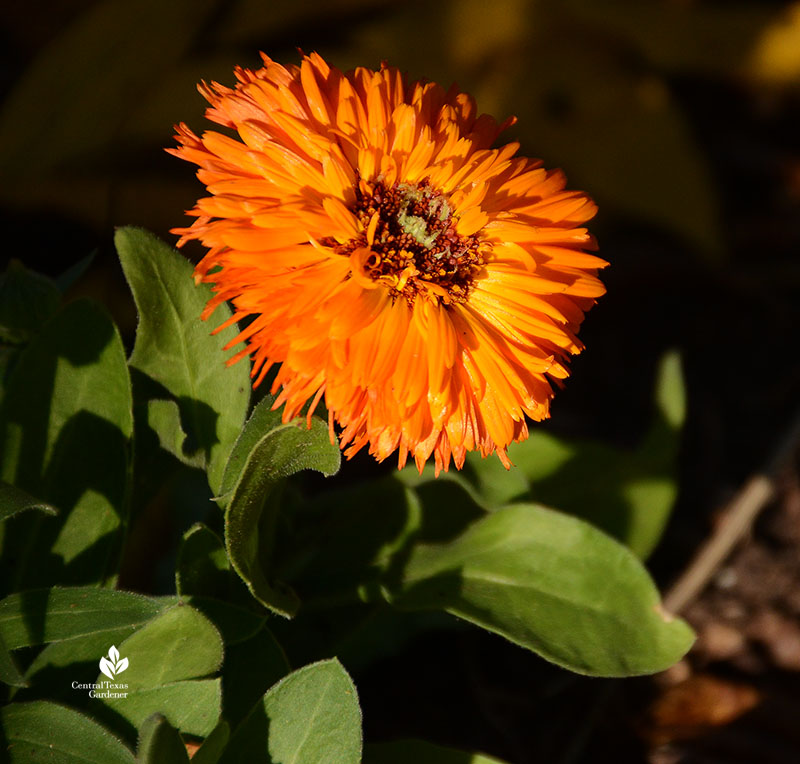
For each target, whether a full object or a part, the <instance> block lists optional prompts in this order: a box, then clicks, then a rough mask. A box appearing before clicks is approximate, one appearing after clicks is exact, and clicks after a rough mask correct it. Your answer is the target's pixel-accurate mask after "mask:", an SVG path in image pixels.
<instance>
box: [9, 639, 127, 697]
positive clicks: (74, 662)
mask: <svg viewBox="0 0 800 764" xmlns="http://www.w3.org/2000/svg"><path fill="white" fill-rule="evenodd" d="M135 630H136V627H135V626H123V627H120V628H117V629H113V630H111V631H101V632H97V633H95V634H83V635H81V636H78V637H72V638H71V639H63V640H61V641H59V642H52V643H50V644H49V645H47V646H46V647H45V648H44V650H42V651H41V652H40V653H39V654H38V655H37V656H36V657H35V658H34V659H33V662H32V663H31V664H30V666H28V668H27V670H26V671H25V679H26V681H27V682H28V684H29V685H30V690H27V691H25V692H24V693H23V694H22V695H21V696H19V699H25V700H28V699H32V698H33V697H46V698H47V699H48V700H55V701H59V702H63V703H67V704H68V705H70V706H74V707H79V706H85V705H86V704H87V703H88V702H89V694H88V692H84V693H79V692H76V691H75V690H74V689H72V683H73V682H79V683H81V684H88V683H90V682H94V678H95V676H96V675H97V665H98V662H99V660H100V658H101V657H103V656H105V655H107V654H108V650H109V648H110V647H111V645H118V644H120V643H121V642H123V641H124V640H125V639H127V638H128V637H129V636H130V635H131V634H132V633H133V632H134V631H135ZM15 697H17V696H15Z"/></svg>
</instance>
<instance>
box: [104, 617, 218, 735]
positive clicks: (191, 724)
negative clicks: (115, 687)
mask: <svg viewBox="0 0 800 764" xmlns="http://www.w3.org/2000/svg"><path fill="white" fill-rule="evenodd" d="M118 650H119V654H120V656H121V658H127V659H128V667H127V668H126V669H125V673H124V674H120V675H119V676H118V677H117V678H116V681H117V682H123V683H125V684H127V685H128V687H127V690H126V691H127V692H128V695H127V697H124V698H103V699H102V702H103V703H104V704H105V705H107V706H108V707H109V708H111V709H113V710H114V711H115V712H116V713H117V714H118V715H119V716H121V717H123V718H124V719H126V720H127V721H128V722H130V723H131V724H132V725H133V726H134V727H139V726H140V725H141V724H142V723H143V722H144V721H145V719H147V718H148V717H149V716H150V715H151V714H154V713H160V714H163V715H164V716H165V717H166V718H167V719H168V720H169V722H170V724H172V725H173V726H175V727H177V728H178V729H179V730H180V731H181V732H185V733H188V734H192V735H198V736H201V737H202V736H204V735H207V734H209V733H210V732H211V730H212V729H213V728H214V726H215V725H216V723H217V720H218V718H219V714H220V702H221V687H220V680H219V679H203V678H202V677H207V676H208V675H210V674H213V673H215V672H216V671H217V670H218V669H219V667H220V665H221V664H222V639H221V637H220V635H219V632H218V631H217V629H216V628H215V627H214V626H213V624H211V622H210V621H208V619H206V618H205V617H204V616H203V615H201V614H200V613H199V612H198V611H197V610H195V609H193V608H191V607H189V606H187V605H184V604H182V603H180V602H179V603H178V604H177V605H175V606H173V607H171V608H169V609H167V610H166V611H165V612H164V613H163V614H162V615H160V616H159V617H158V618H156V619H154V620H152V621H150V622H149V623H147V624H146V625H145V626H143V627H142V628H141V629H139V630H138V631H136V632H135V633H134V634H132V635H131V636H130V637H128V639H126V640H125V641H124V642H122V644H120V645H119V646H118ZM104 680H105V677H103V675H102V674H101V675H100V676H99V677H98V679H97V681H98V682H99V681H104Z"/></svg>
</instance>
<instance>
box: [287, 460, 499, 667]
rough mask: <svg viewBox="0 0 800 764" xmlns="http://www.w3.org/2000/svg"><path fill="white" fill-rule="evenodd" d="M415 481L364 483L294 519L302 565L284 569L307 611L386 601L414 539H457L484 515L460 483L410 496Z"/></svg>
mask: <svg viewBox="0 0 800 764" xmlns="http://www.w3.org/2000/svg"><path fill="white" fill-rule="evenodd" d="M413 475H417V472H416V470H415V471H414V472H413ZM404 477H405V478H408V477H409V476H408V473H406V474H405V475H404ZM411 482H412V481H411V480H410V479H403V480H401V479H398V477H397V476H396V475H389V476H386V477H384V478H380V479H378V480H371V481H363V482H360V483H356V484H355V485H351V486H347V487H346V488H343V489H340V490H336V491H330V492H326V493H323V494H321V495H320V496H319V497H318V498H317V499H316V500H314V501H313V502H310V503H309V504H308V505H306V506H305V507H304V512H303V513H302V514H300V513H295V515H293V516H292V521H293V525H294V526H297V527H298V528H302V542H303V543H302V545H301V546H300V552H299V554H298V555H297V557H298V558H299V559H298V560H297V561H294V560H291V559H289V560H288V561H286V562H285V563H284V566H283V568H282V570H283V571H284V574H285V575H286V577H287V578H288V580H289V581H290V582H291V583H292V585H293V586H296V587H297V590H298V591H300V592H302V593H303V594H304V598H305V600H304V601H306V602H307V604H308V605H309V607H312V606H313V607H314V608H315V609H318V608H320V607H329V606H331V605H336V604H341V602H342V601H343V600H344V601H349V602H354V601H359V600H367V601H381V602H382V601H383V598H382V596H381V595H380V592H379V591H378V590H379V587H380V579H381V577H382V576H383V575H384V574H385V573H386V571H387V570H388V569H389V568H391V567H393V566H396V565H397V564H398V560H399V559H401V558H402V552H403V550H405V549H406V548H407V547H408V545H409V543H410V542H411V540H412V539H413V540H414V541H416V542H420V541H426V542H434V541H442V540H446V539H449V538H452V537H453V536H455V535H457V534H458V533H460V532H461V531H463V530H464V529H465V528H466V527H467V526H468V525H469V524H470V523H471V522H472V521H474V520H476V519H477V518H479V517H481V516H482V515H484V514H485V510H484V509H483V508H481V507H480V506H479V505H478V504H477V503H476V502H474V501H473V500H472V499H471V496H470V494H469V493H467V492H466V491H465V490H464V489H463V488H462V487H461V486H460V485H459V484H456V483H454V482H450V481H445V480H441V479H440V480H431V481H430V482H427V483H424V484H418V485H417V486H416V490H411V488H410V487H409V484H410V483H411ZM426 508H428V509H430V511H425V509H426ZM297 533H298V535H300V530H298V531H297ZM348 665H349V664H348Z"/></svg>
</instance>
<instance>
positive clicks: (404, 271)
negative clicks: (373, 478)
mask: <svg viewBox="0 0 800 764" xmlns="http://www.w3.org/2000/svg"><path fill="white" fill-rule="evenodd" d="M263 59H264V66H263V67H262V68H260V69H258V70H256V71H251V70H248V69H241V68H239V69H237V70H236V78H237V80H238V83H237V84H236V86H235V87H234V88H228V87H225V86H223V85H220V84H217V83H212V84H211V85H207V84H205V83H203V84H201V85H200V92H201V93H202V94H203V95H204V96H205V97H206V99H207V100H208V101H209V103H210V104H211V105H210V108H209V109H208V110H207V116H208V118H209V119H211V120H212V121H214V122H217V123H219V124H221V125H223V126H225V127H227V128H232V129H233V130H234V131H235V132H236V133H237V134H238V138H232V137H229V136H227V135H223V134H221V133H219V132H206V133H204V134H203V135H202V136H201V137H198V136H197V135H195V134H194V133H193V132H192V131H191V130H190V129H189V128H188V127H186V125H183V124H181V125H179V126H178V127H177V139H178V141H179V143H180V147H179V148H177V149H173V150H171V152H172V153H173V154H175V155H176V156H179V157H181V158H182V159H186V160H188V161H190V162H194V163H195V164H197V165H199V168H200V169H199V170H198V173H197V175H198V178H199V179H200V180H201V181H202V182H203V183H204V184H205V185H206V186H207V188H208V192H209V196H207V197H205V198H203V199H200V200H199V201H198V202H197V205H196V206H195V208H194V209H193V210H191V211H190V213H189V214H190V215H193V216H195V217H196V218H197V219H196V220H195V222H194V223H193V224H192V225H191V227H189V228H179V229H175V232H176V233H179V234H181V239H180V242H179V244H183V243H184V242H186V241H187V240H189V239H199V240H200V241H201V242H202V243H203V244H204V245H205V246H206V247H207V248H208V253H207V254H206V256H205V257H204V258H203V259H202V260H201V262H200V263H199V264H198V266H197V269H196V278H198V279H199V280H202V281H206V282H209V283H211V284H212V285H213V289H214V292H215V296H214V297H213V299H212V300H211V301H210V302H209V304H208V306H207V308H206V311H205V313H204V317H207V316H208V315H210V314H211V312H212V311H213V310H214V308H215V307H216V306H217V305H219V304H220V303H221V302H223V301H226V300H230V301H231V302H232V303H233V306H234V316H233V318H232V319H231V322H235V321H239V320H240V319H244V318H250V319H251V321H250V323H249V324H248V325H247V326H246V328H244V329H243V330H242V331H241V332H240V333H239V335H238V337H237V338H236V339H235V340H234V342H233V343H231V346H233V345H235V344H238V343H245V347H244V349H242V350H241V351H240V352H239V353H238V354H237V355H235V356H233V358H231V359H230V360H229V363H232V362H235V361H236V360H238V359H239V358H241V357H242V356H245V355H251V356H252V358H253V370H252V373H253V376H254V377H255V382H254V384H258V383H259V382H261V381H262V380H263V378H264V376H265V375H266V374H267V372H268V370H269V369H270V367H272V366H273V365H274V364H279V365H280V368H279V369H278V371H277V375H276V376H275V379H274V383H273V392H278V391H279V390H280V394H279V395H278V397H277V400H276V404H275V405H276V406H280V405H284V411H283V417H284V421H288V420H289V419H291V418H292V417H294V416H296V415H297V414H298V412H299V411H300V410H301V409H302V407H303V406H304V405H305V404H306V403H307V402H308V401H309V400H311V406H310V410H311V411H313V409H314V408H315V406H316V405H317V404H318V402H319V401H320V400H321V399H322V398H323V396H324V399H325V404H326V406H327V409H328V412H329V423H330V427H331V431H332V432H333V426H334V422H336V423H338V424H339V425H340V427H341V435H340V442H341V445H342V448H343V449H344V450H345V454H346V455H347V456H350V455H352V454H354V453H355V452H356V451H358V450H359V449H361V448H362V447H364V446H368V447H369V451H370V453H371V454H373V455H374V456H376V457H377V458H378V459H384V458H386V457H387V456H389V455H391V454H392V453H394V452H395V451H397V452H398V457H399V464H400V466H403V465H404V464H405V462H406V460H407V458H408V456H409V454H410V455H411V456H412V457H413V459H414V460H415V461H416V463H417V466H418V467H419V468H420V469H422V466H423V465H424V464H425V462H426V461H427V460H428V458H429V457H430V456H431V454H433V456H434V458H435V463H436V471H437V474H438V472H439V470H441V469H445V470H446V469H447V468H448V466H449V464H450V460H451V458H452V460H453V461H454V462H455V464H456V466H457V467H461V466H462V464H463V462H464V458H465V456H466V453H467V451H471V450H478V451H480V452H481V453H482V454H483V455H484V456H486V455H488V454H490V453H493V452H496V453H497V454H498V456H499V457H500V459H501V460H502V461H503V463H504V464H505V465H506V466H508V465H509V461H508V457H507V456H506V447H507V446H508V445H509V444H510V443H511V442H512V441H518V440H522V439H523V438H525V437H527V433H528V430H527V424H526V415H527V416H528V417H530V418H531V419H534V420H541V419H544V418H545V417H547V416H548V412H549V404H550V399H551V398H552V396H553V387H552V385H553V383H556V384H560V382H561V380H563V379H564V378H565V377H566V376H567V375H568V371H567V367H566V362H567V360H568V358H569V356H570V355H571V354H574V353H577V352H579V351H580V350H581V347H582V346H581V344H580V342H579V341H578V339H577V337H576V334H575V333H576V331H577V329H578V326H579V325H580V323H581V321H582V320H583V317H584V312H585V311H586V310H588V309H589V307H591V306H592V305H593V304H594V302H595V298H597V297H599V296H600V295H602V294H603V293H604V291H605V290H604V288H603V285H602V284H601V283H600V281H599V280H598V279H597V277H596V272H597V269H598V268H601V267H603V266H604V265H606V263H605V262H604V261H603V260H601V259H599V258H597V257H595V256H594V255H591V254H587V253H586V252H585V250H593V249H595V242H594V239H593V238H592V236H591V235H590V234H589V233H588V232H587V230H586V229H585V228H582V227H579V226H580V225H581V224H582V223H584V222H585V221H587V220H588V219H590V218H591V217H592V216H593V215H594V213H595V205H594V203H593V202H592V201H591V200H590V199H589V198H588V197H587V196H586V195H585V194H583V193H580V192H576V191H566V190H564V189H565V179H564V176H563V174H562V173H561V171H560V170H546V169H544V168H543V167H542V163H541V161H539V160H534V159H526V158H524V157H518V156H516V152H517V150H518V148H519V145H518V144H517V143H509V144H506V145H505V146H502V147H500V148H492V144H493V143H494V141H495V140H496V139H497V137H498V135H499V134H500V132H501V131H502V130H503V129H504V128H505V127H507V126H508V125H510V124H512V123H513V121H514V120H513V119H511V120H508V121H507V122H506V123H504V124H503V125H500V126H498V124H497V122H496V121H495V120H494V119H493V118H492V117H490V116H488V115H486V114H481V115H478V112H477V109H476V106H475V102H474V100H473V99H472V98H471V97H470V96H469V95H467V94H465V93H461V92H459V91H458V89H457V88H455V87H452V88H451V89H450V90H448V91H445V90H444V89H443V88H441V87H440V86H439V85H436V84H434V83H430V82H413V83H409V82H407V81H406V78H405V77H404V75H403V74H401V73H400V72H399V71H398V70H397V69H395V68H392V67H389V66H386V65H384V66H382V67H381V69H380V70H379V71H372V70H369V69H364V68H358V69H356V70H355V71H353V72H348V73H342V72H341V71H339V70H338V69H336V68H335V67H332V66H329V65H328V64H327V63H325V61H324V60H323V59H322V58H321V57H320V56H319V55H316V54H312V55H310V56H306V57H305V58H303V60H302V63H301V64H300V66H287V67H284V66H281V65H280V64H278V63H276V62H274V61H272V60H271V59H269V58H268V57H266V56H263ZM220 328H221V327H220ZM309 417H310V413H309Z"/></svg>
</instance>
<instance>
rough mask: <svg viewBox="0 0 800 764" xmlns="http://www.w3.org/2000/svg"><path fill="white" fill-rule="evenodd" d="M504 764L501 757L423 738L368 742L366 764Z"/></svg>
mask: <svg viewBox="0 0 800 764" xmlns="http://www.w3.org/2000/svg"><path fill="white" fill-rule="evenodd" d="M411 762H413V764H504V762H502V761H501V760H500V759H495V758H494V757H492V756H484V755H483V754H480V753H467V752H466V751H456V750H454V749H453V748H443V747H442V746H440V745H434V744H433V743H425V742H423V741H422V740H398V741H396V742H394V743H367V745H365V746H364V764H411Z"/></svg>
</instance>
